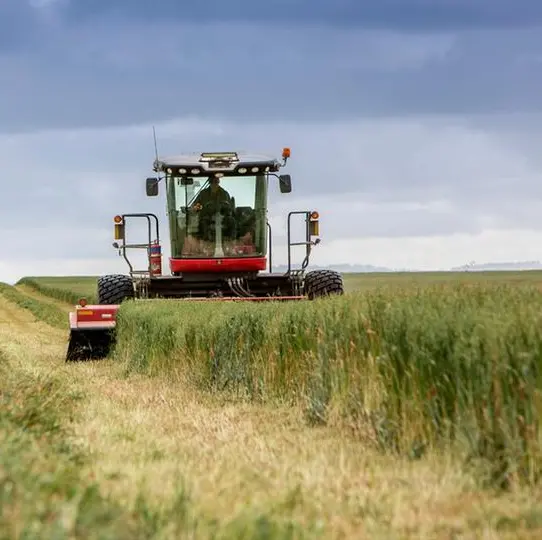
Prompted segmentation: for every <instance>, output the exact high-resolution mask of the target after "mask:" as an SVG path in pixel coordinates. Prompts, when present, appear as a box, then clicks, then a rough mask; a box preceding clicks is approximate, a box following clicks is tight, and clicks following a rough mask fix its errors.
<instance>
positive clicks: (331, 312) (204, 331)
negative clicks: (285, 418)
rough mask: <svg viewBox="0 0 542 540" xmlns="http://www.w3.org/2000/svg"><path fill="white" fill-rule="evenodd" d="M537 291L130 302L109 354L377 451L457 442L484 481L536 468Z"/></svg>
mask: <svg viewBox="0 0 542 540" xmlns="http://www.w3.org/2000/svg"><path fill="white" fill-rule="evenodd" d="M541 324H542V294H541V293H540V292H539V291H538V290H537V289H536V288H534V287H532V286H530V285H522V286H516V287H513V286H510V285H500V284H496V285H481V284H476V285H465V284H463V285H435V286H432V287H423V288H416V287H411V288H405V289H402V290H398V289H397V288H393V290H386V289H385V288H381V289H379V290H374V291H370V292H367V293H363V294H362V293H354V294H351V295H347V296H345V297H342V298H334V299H327V300H323V301H317V302H306V303H305V302H304V303H296V304H289V305H284V304H281V305H274V304H273V305H263V306H262V305H258V306H253V305H232V304H217V303H212V304H207V305H201V304H197V305H193V304H190V303H179V302H175V301H159V302H148V303H145V302H131V303H126V304H125V305H123V306H122V308H121V310H120V314H119V326H118V347H117V352H116V355H117V357H118V358H120V359H121V360H123V361H124V362H126V366H127V368H128V369H129V370H136V371H140V372H147V373H149V374H153V373H158V372H164V371H170V372H179V373H182V375H183V376H189V377H190V378H191V379H192V381H193V382H194V383H195V384H197V385H199V386H200V387H203V388H207V389H209V390H212V391H220V390H225V389H228V390H230V391H231V390H233V391H235V392H237V393H238V394H240V395H242V396H244V397H246V398H249V399H252V400H280V401H283V402H288V403H291V404H299V403H301V404H303V405H304V407H305V412H306V415H307V420H308V421H310V422H313V423H325V422H334V423H340V424H341V425H343V426H347V427H349V429H352V430H353V431H354V432H356V433H358V434H362V435H363V436H365V437H371V438H372V440H373V441H374V442H375V443H376V444H378V445H380V446H381V447H382V448H383V449H386V450H395V451H401V452H406V451H408V452H410V453H411V454H412V455H413V456H418V455H420V454H421V453H422V452H423V448H424V447H426V446H427V445H433V446H442V445H444V446H450V445H453V446H455V447H458V448H461V449H467V450H468V452H469V454H470V457H471V458H472V459H473V460H474V459H476V460H481V463H487V464H488V465H489V468H487V471H488V474H489V475H490V479H491V481H492V483H497V484H498V485H501V486H503V487H504V486H508V485H510V483H511V482H513V481H522V482H528V483H534V482H536V481H537V480H538V476H539V473H540V470H539V468H540V459H539V458H540V453H539V428H538V415H539V413H540V410H541V401H540V390H541V387H542V378H541V374H540V368H541V366H542V336H541V334H540V330H539V329H540V328H541V327H542V326H541Z"/></svg>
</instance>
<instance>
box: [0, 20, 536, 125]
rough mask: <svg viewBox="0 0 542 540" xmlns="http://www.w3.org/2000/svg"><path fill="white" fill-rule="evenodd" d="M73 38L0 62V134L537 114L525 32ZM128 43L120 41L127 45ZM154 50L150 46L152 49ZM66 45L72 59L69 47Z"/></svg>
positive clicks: (166, 31) (228, 31) (532, 38)
mask: <svg viewBox="0 0 542 540" xmlns="http://www.w3.org/2000/svg"><path fill="white" fill-rule="evenodd" d="M96 29H97V26H94V25H87V26H82V27H79V26H76V27H75V28H74V29H73V30H71V31H66V32H62V33H58V32H57V33H56V34H55V36H56V37H55V36H51V39H50V40H49V41H48V42H47V43H44V44H43V47H42V49H41V51H40V52H36V53H35V54H28V53H25V54H22V53H19V54H17V55H8V56H6V55H4V57H1V56H0V69H1V70H2V73H4V84H3V86H2V89H1V90H0V98H1V99H0V117H2V125H1V126H0V130H4V131H24V130H32V129H40V128H45V127H79V126H95V127H99V126H104V125H123V124H128V125H130V124H133V123H142V122H160V121H165V120H169V119H171V118H180V117H186V116H195V117H205V118H214V119H222V120H234V121H237V122H243V121H262V122H267V121H268V120H269V118H275V119H277V120H295V121H300V122H308V121H314V120H316V121H333V120H341V121H346V120H348V119H351V118H378V117H385V116H398V115H402V116H409V115H423V114H425V115H432V114H435V113H442V114H464V115H467V114H468V115H471V114H481V113H483V112H486V113H494V112H496V111H528V112H531V111H536V110H540V108H541V105H542V96H541V95H540V93H539V92H538V90H537V88H538V87H539V86H540V82H541V80H540V79H541V77H542V75H541V74H540V72H539V70H537V69H534V68H533V65H537V64H533V62H535V60H534V58H536V55H537V54H542V38H541V37H540V35H539V34H536V33H534V32H533V33H529V32H482V33H474V34H469V33H460V34H424V35H409V34H404V35H401V34H389V33H378V32H377V33H375V32H369V33H363V32H346V31H343V32H336V31H334V30H333V29H325V28H320V29H315V28H304V29H303V28H302V29H295V30H293V29H291V30H290V29H277V30H275V31H274V32H273V38H272V42H271V43H272V46H271V47H270V41H269V40H268V39H263V40H262V35H264V34H265V27H256V28H252V27H249V26H244V27H243V26H237V27H235V26H231V27H227V26H225V25H205V26H192V27H191V26H174V25H168V26H166V27H164V28H162V29H161V30H162V33H160V29H159V28H155V27H152V26H149V27H148V28H147V29H145V27H143V26H132V27H129V28H122V29H121V27H118V28H117V27H115V26H112V25H109V26H107V25H106V26H104V27H103V28H101V32H100V39H99V40H98V39H97V38H96ZM119 30H120V31H119ZM147 36H152V39H147ZM68 43H69V46H68V45H67V44H68Z"/></svg>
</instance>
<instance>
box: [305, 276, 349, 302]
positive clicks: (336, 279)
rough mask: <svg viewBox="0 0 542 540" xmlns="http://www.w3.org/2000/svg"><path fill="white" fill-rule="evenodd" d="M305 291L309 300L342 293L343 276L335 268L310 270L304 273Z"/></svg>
mask: <svg viewBox="0 0 542 540" xmlns="http://www.w3.org/2000/svg"><path fill="white" fill-rule="evenodd" d="M305 293H306V294H307V296H308V298H309V300H314V299H315V298H320V297H322V296H330V295H341V294H344V285H343V278H342V276H341V274H340V273H339V272H336V271H335V270H311V271H310V272H307V274H306V275H305Z"/></svg>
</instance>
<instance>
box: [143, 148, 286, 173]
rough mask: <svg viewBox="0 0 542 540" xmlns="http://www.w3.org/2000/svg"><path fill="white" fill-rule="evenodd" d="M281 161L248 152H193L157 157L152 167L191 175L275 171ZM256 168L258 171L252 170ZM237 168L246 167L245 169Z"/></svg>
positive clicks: (269, 156)
mask: <svg viewBox="0 0 542 540" xmlns="http://www.w3.org/2000/svg"><path fill="white" fill-rule="evenodd" d="M280 167H281V163H280V161H278V160H277V159H276V158H275V157H274V156H271V155H265V154H253V153H248V152H201V153H200V152H194V153H187V154H178V155H174V156H166V157H159V158H158V159H156V160H155V162H154V167H153V169H154V170H155V171H157V172H158V171H161V172H165V173H168V174H179V175H191V174H202V173H203V174H205V173H206V172H223V173H225V174H243V173H247V172H248V173H252V174H254V173H255V172H276V171H278V170H279V169H280ZM255 168H257V169H258V171H256V170H252V169H255ZM239 169H248V170H247V171H245V170H242V171H238V170H239Z"/></svg>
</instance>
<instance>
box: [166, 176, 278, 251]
mask: <svg viewBox="0 0 542 540" xmlns="http://www.w3.org/2000/svg"><path fill="white" fill-rule="evenodd" d="M168 181H169V182H170V189H169V196H170V213H171V214H173V215H172V216H170V219H171V225H172V227H171V234H172V256H173V257H183V258H184V257H194V258H201V257H205V258H209V257H220V258H222V257H254V256H260V257H261V256H264V255H265V253H266V227H267V215H266V213H267V208H266V190H267V179H266V177H265V176H264V175H260V176H233V177H231V176H230V177H222V178H215V177H212V178H198V177H183V178H175V177H173V178H169V179H168ZM172 218H174V219H172Z"/></svg>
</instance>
